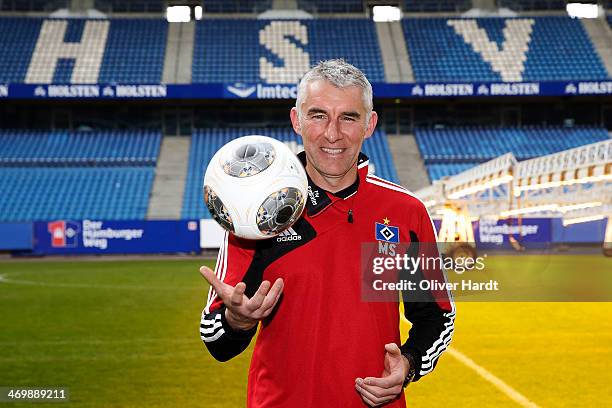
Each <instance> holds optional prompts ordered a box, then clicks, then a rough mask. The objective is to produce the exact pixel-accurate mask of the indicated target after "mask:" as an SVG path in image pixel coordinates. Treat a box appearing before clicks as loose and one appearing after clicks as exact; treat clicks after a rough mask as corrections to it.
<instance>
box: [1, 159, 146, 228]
mask: <svg viewBox="0 0 612 408" xmlns="http://www.w3.org/2000/svg"><path fill="white" fill-rule="evenodd" d="M154 175H155V170H154V168H153V167H102V168H90V167H80V168H78V167H76V168H75V167H70V168H0V190H1V191H3V195H2V197H0V221H35V220H53V219H84V218H94V219H95V218H98V219H105V220H120V219H144V217H145V216H146V213H147V208H148V201H149V195H150V192H151V187H152V184H153V178H154Z"/></svg>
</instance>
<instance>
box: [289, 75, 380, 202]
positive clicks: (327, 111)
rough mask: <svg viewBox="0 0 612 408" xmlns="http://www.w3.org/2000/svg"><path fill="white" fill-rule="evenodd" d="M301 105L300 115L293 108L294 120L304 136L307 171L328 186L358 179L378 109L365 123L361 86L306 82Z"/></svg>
mask: <svg viewBox="0 0 612 408" xmlns="http://www.w3.org/2000/svg"><path fill="white" fill-rule="evenodd" d="M299 109H300V111H301V117H300V118H298V112H297V108H293V109H292V110H291V123H292V124H293V129H294V130H295V131H296V133H298V134H299V135H301V136H302V140H303V143H304V150H305V152H306V158H307V166H306V170H307V171H308V174H309V175H310V177H311V178H312V179H313V181H314V182H315V183H316V184H317V185H319V186H321V187H323V188H326V189H328V190H332V191H333V190H336V191H338V190H340V189H342V188H345V187H348V186H349V185H351V184H352V183H353V182H354V181H355V177H356V172H357V167H356V164H357V159H358V156H359V152H360V150H361V145H362V144H363V140H364V139H365V138H367V137H370V136H371V135H372V133H373V132H374V128H375V127H376V122H377V115H376V112H372V116H371V119H370V123H368V124H366V119H367V118H366V114H367V111H366V108H365V106H364V104H363V98H362V90H361V89H360V88H359V87H357V86H350V87H346V88H344V89H339V88H336V87H335V86H334V85H332V84H331V83H329V82H327V81H324V80H318V81H313V82H310V83H309V84H308V85H307V92H306V98H305V99H304V101H303V102H302V105H301V106H300V107H299ZM336 187H337V189H336Z"/></svg>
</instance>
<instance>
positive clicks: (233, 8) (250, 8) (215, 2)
mask: <svg viewBox="0 0 612 408" xmlns="http://www.w3.org/2000/svg"><path fill="white" fill-rule="evenodd" d="M202 6H203V7H204V12H205V13H260V12H262V11H265V10H268V9H270V8H272V0H204V1H203V2H202Z"/></svg>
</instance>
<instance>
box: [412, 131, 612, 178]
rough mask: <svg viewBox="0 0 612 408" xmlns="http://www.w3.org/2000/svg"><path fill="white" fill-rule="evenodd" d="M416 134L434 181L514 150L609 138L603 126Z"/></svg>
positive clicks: (533, 152)
mask: <svg viewBox="0 0 612 408" xmlns="http://www.w3.org/2000/svg"><path fill="white" fill-rule="evenodd" d="M415 137H416V140H417V145H418V147H419V150H420V152H421V156H422V157H423V160H424V162H425V165H426V167H427V171H428V173H429V177H430V178H431V180H432V181H433V180H437V179H440V178H442V177H445V176H448V175H453V174H456V173H459V172H461V171H464V170H465V169H467V168H469V167H472V166H474V165H476V164H478V163H482V162H485V161H487V160H491V159H494V158H495V157H498V156H501V155H503V154H506V153H509V152H512V153H513V154H514V156H515V157H516V158H517V159H518V160H526V159H531V158H533V157H537V156H543V155H547V154H551V153H555V152H559V151H562V150H567V149H571V148H574V147H578V146H582V145H585V144H590V143H595V142H599V141H602V140H607V139H608V138H609V137H610V136H609V135H608V132H607V131H606V129H604V128H599V127H593V126H577V127H573V128H565V127H539V126H526V127H522V128H516V127H509V128H494V127H475V126H473V127H459V128H446V129H431V128H416V129H415Z"/></svg>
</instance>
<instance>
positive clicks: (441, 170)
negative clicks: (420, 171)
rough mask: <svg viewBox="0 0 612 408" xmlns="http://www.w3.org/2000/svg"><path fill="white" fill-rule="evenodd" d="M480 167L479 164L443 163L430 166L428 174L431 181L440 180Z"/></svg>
mask: <svg viewBox="0 0 612 408" xmlns="http://www.w3.org/2000/svg"><path fill="white" fill-rule="evenodd" d="M476 165H478V163H441V164H428V165H426V166H425V167H427V174H429V179H430V180H431V181H435V180H440V179H441V178H444V177H446V176H454V175H455V174H458V173H461V172H462V171H465V170H467V169H469V168H471V167H474V166H476Z"/></svg>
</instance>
